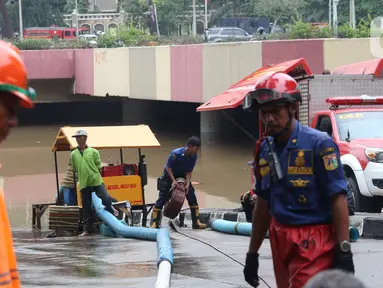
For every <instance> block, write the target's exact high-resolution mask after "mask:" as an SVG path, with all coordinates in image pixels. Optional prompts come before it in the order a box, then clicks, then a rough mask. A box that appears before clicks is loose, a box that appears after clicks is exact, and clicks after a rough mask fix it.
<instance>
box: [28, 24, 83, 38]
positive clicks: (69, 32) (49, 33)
mask: <svg viewBox="0 0 383 288" xmlns="http://www.w3.org/2000/svg"><path fill="white" fill-rule="evenodd" d="M78 30H79V34H80V33H81V32H85V31H88V28H79V29H78ZM24 38H46V39H54V38H57V39H74V38H77V35H76V28H69V27H55V26H52V27H32V28H26V29H24Z"/></svg>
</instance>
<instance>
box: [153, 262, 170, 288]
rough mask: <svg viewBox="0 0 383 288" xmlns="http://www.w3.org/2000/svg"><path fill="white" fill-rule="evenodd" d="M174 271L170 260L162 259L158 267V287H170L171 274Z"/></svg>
mask: <svg viewBox="0 0 383 288" xmlns="http://www.w3.org/2000/svg"><path fill="white" fill-rule="evenodd" d="M171 273H172V265H171V264H170V263H169V261H162V262H161V263H160V265H159V267H158V274H157V281H156V286H155V287H156V288H169V287H170V274H171Z"/></svg>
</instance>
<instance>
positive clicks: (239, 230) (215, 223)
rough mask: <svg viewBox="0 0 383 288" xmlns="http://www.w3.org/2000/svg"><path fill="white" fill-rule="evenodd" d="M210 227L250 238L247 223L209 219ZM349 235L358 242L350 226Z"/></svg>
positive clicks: (356, 232)
mask: <svg viewBox="0 0 383 288" xmlns="http://www.w3.org/2000/svg"><path fill="white" fill-rule="evenodd" d="M210 227H211V229H213V230H214V231H217V232H222V233H226V234H234V235H243V236H251V229H252V224H251V223H247V222H232V221H227V220H222V219H211V220H210ZM267 234H268V233H267ZM349 235H350V242H356V241H358V239H359V232H358V229H356V228H355V227H353V226H350V228H349ZM266 236H267V235H266Z"/></svg>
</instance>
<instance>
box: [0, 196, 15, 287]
mask: <svg viewBox="0 0 383 288" xmlns="http://www.w3.org/2000/svg"><path fill="white" fill-rule="evenodd" d="M3 287H4V288H5V287H6V288H19V287H20V279H19V272H18V271H17V264H16V255H15V251H14V249H13V241H12V232H11V226H10V224H9V219H8V214H7V208H6V206H5V201H4V192H3V191H2V190H0V288H3Z"/></svg>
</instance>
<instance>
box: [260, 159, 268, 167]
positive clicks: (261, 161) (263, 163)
mask: <svg viewBox="0 0 383 288" xmlns="http://www.w3.org/2000/svg"><path fill="white" fill-rule="evenodd" d="M266 164H267V161H266V160H265V159H263V158H261V159H260V160H259V166H264V165H266Z"/></svg>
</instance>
